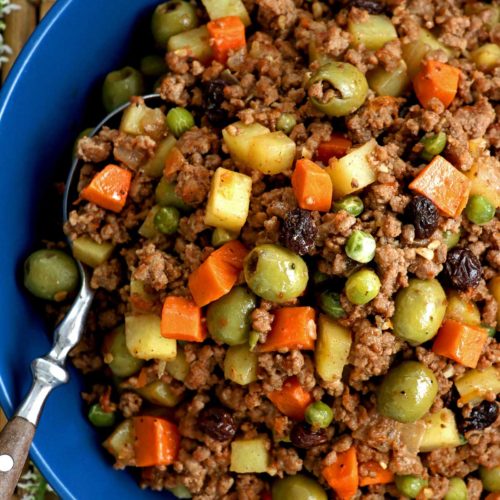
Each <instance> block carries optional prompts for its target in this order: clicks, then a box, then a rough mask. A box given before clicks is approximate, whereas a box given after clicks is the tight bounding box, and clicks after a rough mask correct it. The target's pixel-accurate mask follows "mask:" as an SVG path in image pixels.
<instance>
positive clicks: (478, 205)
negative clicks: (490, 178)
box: [465, 194, 495, 225]
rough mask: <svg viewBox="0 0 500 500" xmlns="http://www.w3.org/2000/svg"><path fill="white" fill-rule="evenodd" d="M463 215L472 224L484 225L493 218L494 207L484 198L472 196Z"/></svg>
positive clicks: (477, 195)
mask: <svg viewBox="0 0 500 500" xmlns="http://www.w3.org/2000/svg"><path fill="white" fill-rule="evenodd" d="M465 215H467V218H468V219H469V220H470V221H471V222H472V223H473V224H478V225H481V224H486V223H488V222H490V220H492V219H493V217H495V207H494V205H492V204H491V203H490V202H489V201H488V199H487V198H485V197H484V196H481V195H479V194H473V195H472V196H471V197H470V198H469V201H468V202H467V205H466V207H465Z"/></svg>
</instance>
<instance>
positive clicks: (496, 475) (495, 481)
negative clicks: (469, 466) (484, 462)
mask: <svg viewBox="0 0 500 500" xmlns="http://www.w3.org/2000/svg"><path fill="white" fill-rule="evenodd" d="M479 477H480V478H481V481H482V482H483V487H484V489H485V490H486V491H491V492H492V493H500V466H496V467H493V468H491V469H488V468H486V467H482V466H481V467H479Z"/></svg>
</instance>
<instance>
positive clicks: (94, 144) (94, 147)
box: [76, 136, 112, 163]
mask: <svg viewBox="0 0 500 500" xmlns="http://www.w3.org/2000/svg"><path fill="white" fill-rule="evenodd" d="M111 149H112V147H111V144H110V143H109V142H107V141H103V140H102V139H101V138H100V137H99V136H97V137H82V138H81V139H80V140H79V141H78V146H77V150H76V154H77V156H78V158H80V159H82V160H83V161H89V162H92V163H100V162H101V161H105V160H106V159H107V158H108V157H109V155H110V154H111Z"/></svg>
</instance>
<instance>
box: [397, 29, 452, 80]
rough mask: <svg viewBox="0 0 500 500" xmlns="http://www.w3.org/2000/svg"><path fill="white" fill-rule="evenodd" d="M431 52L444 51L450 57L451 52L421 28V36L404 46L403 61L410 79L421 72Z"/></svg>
mask: <svg viewBox="0 0 500 500" xmlns="http://www.w3.org/2000/svg"><path fill="white" fill-rule="evenodd" d="M431 50H442V51H444V52H445V53H446V54H448V55H450V54H451V51H450V49H448V48H447V47H446V46H445V45H443V44H442V43H441V42H440V41H438V40H437V38H436V37H435V36H434V35H433V34H432V33H431V32H430V31H428V30H426V29H425V28H420V35H419V37H418V39H417V40H415V41H414V42H410V43H407V44H405V45H403V47H402V51H403V59H404V61H405V62H406V67H407V68H408V75H409V77H410V79H413V77H414V76H415V75H416V74H417V73H418V72H419V71H420V65H421V63H422V60H423V58H424V57H425V55H426V54H427V52H429V51H431Z"/></svg>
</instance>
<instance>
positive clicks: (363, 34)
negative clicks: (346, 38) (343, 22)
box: [347, 14, 398, 50]
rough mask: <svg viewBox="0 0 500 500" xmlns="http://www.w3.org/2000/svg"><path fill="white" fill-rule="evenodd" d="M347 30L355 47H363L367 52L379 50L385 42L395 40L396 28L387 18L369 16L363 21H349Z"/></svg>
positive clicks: (374, 15) (396, 36)
mask: <svg viewBox="0 0 500 500" xmlns="http://www.w3.org/2000/svg"><path fill="white" fill-rule="evenodd" d="M347 30H348V31H349V33H350V34H351V35H352V39H353V44H354V46H355V47H359V46H360V45H364V46H365V47H366V48H367V49H368V50H378V49H381V48H382V47H383V46H384V45H385V44H386V43H387V42H390V41H392V40H396V39H397V38H398V34H397V32H396V28H395V27H394V25H393V24H392V23H391V20H390V19H389V18H388V17H387V16H382V15H378V14H370V15H368V18H367V19H366V20H365V21H359V22H356V21H352V20H349V22H348V24H347Z"/></svg>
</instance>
